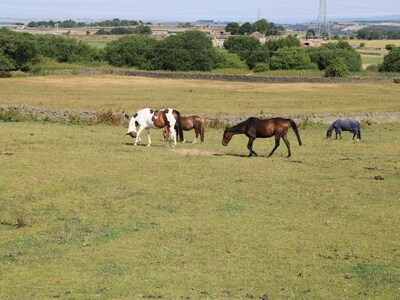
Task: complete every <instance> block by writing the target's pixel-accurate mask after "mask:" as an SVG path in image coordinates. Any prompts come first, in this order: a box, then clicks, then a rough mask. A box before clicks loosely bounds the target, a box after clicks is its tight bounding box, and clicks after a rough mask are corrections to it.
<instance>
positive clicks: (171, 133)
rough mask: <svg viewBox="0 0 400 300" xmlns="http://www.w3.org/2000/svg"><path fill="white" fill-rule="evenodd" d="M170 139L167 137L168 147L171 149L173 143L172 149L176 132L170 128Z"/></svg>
mask: <svg viewBox="0 0 400 300" xmlns="http://www.w3.org/2000/svg"><path fill="white" fill-rule="evenodd" d="M169 130H170V137H169V147H171V144H172V142H173V143H174V145H173V146H172V147H175V146H176V131H175V129H174V128H172V127H170V128H169Z"/></svg>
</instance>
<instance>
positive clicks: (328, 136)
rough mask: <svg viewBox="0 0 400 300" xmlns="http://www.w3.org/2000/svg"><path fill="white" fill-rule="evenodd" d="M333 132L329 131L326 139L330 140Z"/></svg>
mask: <svg viewBox="0 0 400 300" xmlns="http://www.w3.org/2000/svg"><path fill="white" fill-rule="evenodd" d="M332 131H333V130H331V129H328V131H327V132H326V138H327V139H330V138H331V137H332Z"/></svg>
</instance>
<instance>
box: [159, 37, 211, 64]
mask: <svg viewBox="0 0 400 300" xmlns="http://www.w3.org/2000/svg"><path fill="white" fill-rule="evenodd" d="M216 60H217V57H216V50H215V48H213V46H212V43H211V40H210V39H209V38H207V37H206V36H205V34H204V33H202V32H199V31H186V32H183V33H179V34H177V35H172V36H169V37H167V38H166V39H165V40H163V41H161V42H159V43H157V44H156V46H155V49H154V57H153V60H152V63H153V66H154V67H155V68H156V69H161V70H168V71H210V70H212V69H214V68H215V66H216Z"/></svg>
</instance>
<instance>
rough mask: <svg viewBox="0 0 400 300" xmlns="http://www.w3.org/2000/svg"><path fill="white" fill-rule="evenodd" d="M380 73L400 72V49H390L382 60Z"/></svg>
mask: <svg viewBox="0 0 400 300" xmlns="http://www.w3.org/2000/svg"><path fill="white" fill-rule="evenodd" d="M379 71H380V72H400V48H397V47H396V48H394V49H392V50H391V51H390V52H389V53H388V54H386V55H385V57H384V58H383V63H382V65H381V67H380V68H379Z"/></svg>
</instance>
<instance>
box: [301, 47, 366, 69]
mask: <svg viewBox="0 0 400 300" xmlns="http://www.w3.org/2000/svg"><path fill="white" fill-rule="evenodd" d="M307 52H308V53H309V55H310V57H311V60H312V61H313V62H314V63H316V64H317V65H318V69H319V70H325V69H326V68H327V67H328V66H329V65H330V64H331V63H333V61H335V60H336V59H337V58H339V57H342V58H343V59H344V61H345V63H346V65H347V68H348V69H349V71H350V72H358V71H360V70H361V65H362V63H361V56H360V54H359V53H358V52H356V51H355V50H354V49H353V48H352V47H351V46H350V45H349V44H348V43H347V42H346V41H340V42H338V43H337V44H334V43H330V44H327V45H325V46H324V47H319V48H316V47H310V48H307Z"/></svg>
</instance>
